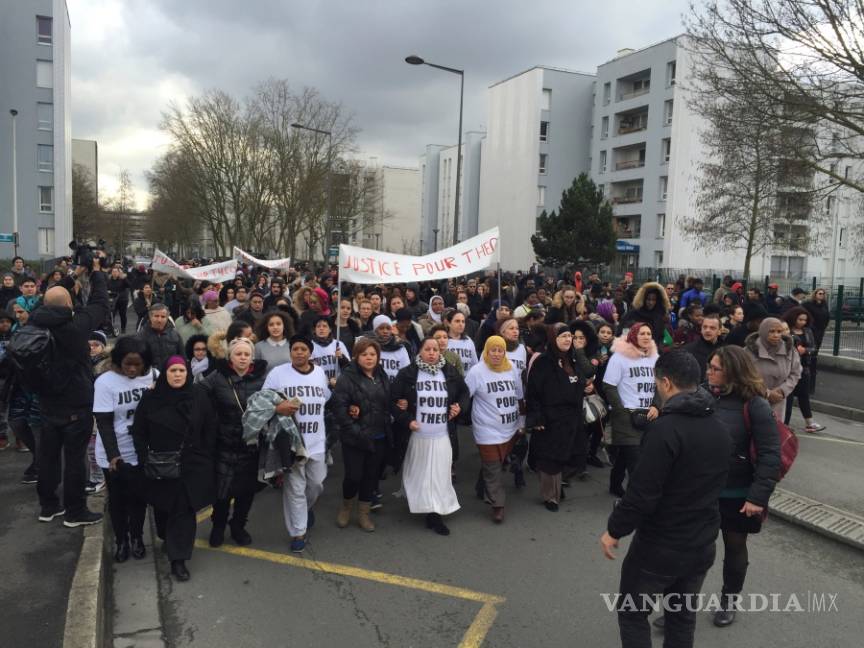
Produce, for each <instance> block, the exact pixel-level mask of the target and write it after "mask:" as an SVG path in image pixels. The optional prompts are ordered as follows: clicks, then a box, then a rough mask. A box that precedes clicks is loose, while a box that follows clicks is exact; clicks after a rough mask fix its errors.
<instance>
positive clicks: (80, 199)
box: [72, 164, 102, 240]
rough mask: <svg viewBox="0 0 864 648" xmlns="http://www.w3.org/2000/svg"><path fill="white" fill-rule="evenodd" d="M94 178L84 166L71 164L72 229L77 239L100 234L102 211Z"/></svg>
mask: <svg viewBox="0 0 864 648" xmlns="http://www.w3.org/2000/svg"><path fill="white" fill-rule="evenodd" d="M94 180H95V178H92V177H91V174H90V172H89V171H88V170H87V168H86V167H85V166H83V165H81V164H73V165H72V231H73V232H74V236H75V238H76V239H79V240H91V239H96V238H99V237H100V236H102V232H101V227H102V211H101V207H100V206H99V197H98V196H97V195H96V185H95V182H94Z"/></svg>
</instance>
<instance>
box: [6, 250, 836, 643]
mask: <svg viewBox="0 0 864 648" xmlns="http://www.w3.org/2000/svg"><path fill="white" fill-rule="evenodd" d="M85 284H86V286H87V288H86V291H85V290H82V286H84V285H85ZM340 290H341V292H340ZM0 291H2V295H0V298H2V299H4V303H5V304H6V310H5V312H4V313H3V314H2V316H0V349H2V350H3V357H4V360H3V363H2V364H0V379H2V382H3V387H4V389H3V391H2V399H3V401H2V414H3V417H2V418H0V424H2V426H3V429H2V431H0V449H3V450H5V449H7V448H9V447H17V449H18V450H19V451H22V452H32V453H34V461H33V463H32V464H31V465H30V466H29V467H28V468H27V470H26V471H25V473H24V475H23V477H22V482H23V483H36V484H37V491H38V495H39V501H40V505H41V509H40V514H39V516H38V518H39V520H40V521H43V522H50V521H51V520H53V519H54V518H57V517H64V523H65V524H66V526H78V525H81V524H92V523H96V522H99V521H100V519H101V516H100V515H99V514H98V513H93V512H90V511H89V510H87V507H86V497H85V494H86V493H87V492H89V493H94V492H97V491H100V490H102V489H103V488H105V487H106V485H107V496H108V502H109V505H108V511H109V513H110V518H111V523H112V526H113V531H114V537H115V540H116V549H115V552H114V558H115V560H116V561H117V562H118V563H122V562H125V561H126V560H128V559H129V558H130V556H131V557H132V558H133V559H140V558H142V557H143V556H144V555H145V546H144V541H143V528H144V520H145V517H146V514H147V510H148V507H150V508H152V511H153V515H154V517H155V521H156V528H157V530H158V535H159V537H160V538H162V539H163V541H164V544H163V550H164V551H165V552H166V553H167V555H168V558H169V559H170V561H171V571H172V574H173V575H174V577H175V578H176V579H178V580H181V581H183V580H187V579H189V578H190V572H189V569H188V566H187V564H186V563H187V561H189V560H190V559H191V555H192V547H193V544H194V538H195V532H196V521H195V517H196V512H198V511H200V510H201V509H203V508H205V507H207V506H208V505H209V506H212V514H211V526H210V535H209V544H210V545H211V546H213V547H218V546H220V545H221V544H223V543H224V542H225V536H226V533H227V534H228V535H230V538H231V539H232V541H233V542H234V543H236V544H238V545H249V544H251V543H252V542H253V539H252V536H251V534H250V533H249V531H248V529H247V522H248V520H249V518H250V516H252V515H254V512H253V504H254V500H255V496H256V494H257V493H258V492H260V491H261V490H262V489H264V488H267V487H268V486H270V487H274V488H279V489H281V491H282V501H283V514H284V521H285V527H286V531H287V534H288V536H289V538H290V548H291V550H292V551H295V552H302V551H303V550H304V548H305V545H306V540H307V537H308V533H309V532H310V530H311V529H312V527H313V526H314V525H315V522H316V515H315V513H316V504H317V501H318V499H319V497H320V495H321V493H322V492H323V491H324V489H325V487H326V486H325V482H326V481H327V476H328V473H329V472H330V471H331V470H332V468H331V465H332V464H333V455H334V454H337V455H341V460H342V463H343V474H342V485H341V490H342V498H341V499H342V501H341V504H340V506H339V508H338V510H337V511H334V512H333V515H334V517H335V521H336V526H337V527H338V528H346V527H348V526H349V525H350V524H351V522H352V520H356V524H357V526H358V527H359V528H360V529H362V530H364V531H367V532H371V531H374V530H375V529H376V526H377V525H376V521H375V519H374V518H375V516H374V515H373V513H374V512H375V511H378V510H380V509H381V508H382V507H383V506H384V505H385V501H384V498H383V497H382V492H381V491H382V488H381V481H382V480H383V479H385V475H386V474H387V473H388V471H390V472H391V474H398V475H399V480H400V482H401V488H400V491H401V493H402V494H404V497H405V501H407V506H408V510H409V511H410V512H411V513H415V514H419V515H423V516H424V522H425V526H426V527H428V528H429V529H431V530H432V531H434V532H435V533H438V534H440V535H449V534H450V527H449V526H448V522H445V518H446V517H448V516H451V515H452V514H453V513H455V512H456V511H457V510H458V509H459V508H460V505H459V497H460V494H459V493H458V492H457V489H456V488H455V487H454V483H453V479H452V476H453V470H454V465H455V463H456V462H457V461H464V460H465V459H464V456H465V452H464V448H462V449H461V450H462V451H461V452H460V431H463V432H464V434H465V436H467V435H468V434H470V435H471V436H472V437H473V441H474V443H475V444H476V446H477V451H478V454H479V461H478V462H477V465H476V469H477V475H478V477H477V482H476V484H475V488H474V491H475V494H476V496H477V497H479V498H482V499H483V500H484V501H485V502H486V503H488V505H489V507H490V518H491V520H492V521H493V522H494V523H496V524H501V523H503V522H504V520H505V509H506V500H507V491H508V489H509V488H523V487H525V486H526V484H527V482H526V473H533V474H534V475H536V481H537V486H536V488H537V492H538V496H537V497H538V502H539V503H541V504H542V505H543V506H545V508H546V509H547V510H548V511H550V512H553V513H554V512H557V511H558V510H559V504H560V502H561V500H562V499H563V498H565V497H566V489H567V488H568V487H570V485H571V484H572V483H573V481H574V480H576V481H579V480H585V479H587V477H588V467H589V466H590V467H592V468H595V469H598V470H608V471H609V475H608V478H607V479H608V489H609V492H610V493H611V494H612V495H613V496H614V497H616V498H620V502H619V503H618V506H616V508H615V512H614V513H613V514H612V516H611V517H610V521H609V526H608V529H607V532H606V534H604V538H603V546H604V551H606V552H607V555H611V554H612V549H613V548H614V546H616V545H617V541H618V539H619V538H621V537H622V536H624V535H627V534H628V533H631V532H633V531H634V530H635V531H636V534H637V535H636V540H634V542H633V543H632V545H631V549H630V552H629V553H628V557H627V560H625V563H624V570H623V572H622V591H623V590H626V591H634V592H636V591H642V590H645V588H648V591H655V590H657V591H664V590H669V588H672V589H673V590H675V589H676V588H677V589H678V590H680V591H682V592H687V591H698V589H699V587H701V583H702V579H704V576H705V572H706V571H707V569H708V568H709V567H710V566H711V564H712V563H713V561H714V540H715V539H716V537H717V534H718V531H719V530H722V537H723V544H724V548H725V554H724V561H723V594H724V595H727V597H728V596H734V595H737V594H739V593H740V592H741V590H742V588H743V585H744V578H745V575H746V571H747V564H748V558H747V545H746V540H747V535H748V534H750V533H757V532H758V531H759V530H760V526H761V523H762V520H763V519H764V515H765V512H766V510H767V503H768V498H769V497H770V495H771V492H772V491H773V488H774V485H775V484H776V482H777V479H778V478H779V477H778V466H779V462H780V459H779V457H780V450H779V438H778V433H777V427H776V422H775V418H774V417H775V416H777V417H779V418H780V419H785V421H786V423H788V422H789V420H790V417H791V412H792V408H793V401H794V400H795V399H797V402H798V404H799V407H800V408H801V411H802V414H803V417H804V421H805V427H804V428H803V429H804V431H805V432H807V433H816V432H818V431H820V430H822V429H824V428H823V426H821V425H819V424H818V423H816V422H815V421H814V420H813V415H812V411H811V409H810V402H809V397H810V395H811V393H812V391H813V388H814V385H815V382H814V376H815V373H816V368H817V367H816V365H817V359H818V353H819V349H820V346H821V343H822V340H823V338H824V334H825V329H826V327H827V325H828V306H827V303H826V298H825V291H824V290H822V289H818V290H816V291H815V292H813V294H812V295H810V296H809V297H806V298H805V296H804V295H803V291H801V290H796V291H793V294H792V295H790V296H789V297H781V296H779V295H778V294H777V291H776V286H773V285H772V286H770V287H769V290H768V291H767V293H766V294H765V295H763V294H762V293H761V291H760V290H758V289H757V288H753V287H751V288H749V289H747V290H746V291H745V290H744V288H743V284H742V283H741V282H736V281H735V280H734V279H733V278H732V277H724V279H723V282H722V284H721V286H720V287H719V288H718V289H717V290H716V291H714V292H713V294H712V293H709V292H706V291H705V289H704V284H703V281H702V279H701V278H686V277H681V278H680V279H679V280H678V281H677V282H673V283H668V284H666V285H662V284H660V283H656V282H652V281H649V282H646V283H643V284H641V285H636V284H635V283H634V281H633V276H632V274H630V273H627V274H625V276H624V277H623V278H622V279H621V280H620V281H618V282H609V281H604V280H602V279H601V278H600V276H599V275H598V274H596V273H588V272H585V273H581V272H576V273H574V274H572V275H570V276H566V277H565V276H552V275H550V274H546V273H543V272H529V273H522V272H518V273H515V274H511V273H507V274H504V275H503V276H502V275H495V274H494V273H483V274H481V275H477V276H471V277H465V278H459V279H449V280H442V281H437V282H427V283H422V284H414V283H409V284H382V285H351V284H348V283H341V284H340V283H339V280H338V276H337V273H336V270H335V269H329V270H325V271H319V272H312V271H308V270H302V269H293V268H292V269H289V270H281V271H272V270H266V269H263V268H255V267H249V266H240V267H239V268H238V271H237V274H236V277H234V278H233V279H232V280H230V281H227V282H224V283H212V282H207V281H190V280H183V279H176V278H174V277H170V276H167V275H161V274H157V275H154V274H153V273H152V272H151V271H150V270H149V269H148V268H146V267H144V266H138V267H132V268H128V267H124V265H123V264H122V263H117V264H115V265H114V266H113V267H112V268H110V270H108V271H107V272H102V271H101V270H100V269H99V268H98V264H95V265H94V267H93V268H84V269H83V270H82V269H81V268H77V269H73V268H72V267H71V266H69V265H67V264H63V265H61V266H59V267H58V268H57V270H56V271H53V272H51V273H49V274H48V275H46V276H45V277H43V278H36V277H34V276H33V275H32V274H29V273H28V272H27V271H26V269H25V268H24V267H23V262H22V261H21V260H20V259H16V260H15V264H14V267H13V270H12V271H11V272H9V273H7V274H6V275H4V276H3V283H2V289H0ZM85 292H88V293H89V297H88V298H87V300H86V303H85V301H84V300H83V298H82V296H83V294H84V293H85ZM129 309H132V310H133V311H134V313H135V315H136V318H135V319H136V320H137V326H135V327H134V330H133V331H129V334H127V329H129V328H130V327H129V326H128V324H129V322H128V321H127V312H128V310H129ZM28 323H29V324H32V325H33V327H41V328H44V329H48V330H50V331H51V332H52V335H54V336H55V338H56V339H57V342H56V343H57V345H58V346H59V347H61V348H62V349H63V350H64V352H63V353H61V354H60V360H59V362H60V363H61V364H60V365H58V368H57V371H59V372H64V377H62V378H61V377H59V375H60V374H57V375H58V378H57V380H58V381H60V382H62V383H63V387H64V388H63V389H62V390H57V389H41V388H35V387H34V386H33V385H32V384H29V383H27V381H23V380H20V379H19V377H18V374H17V373H16V368H15V366H14V363H12V362H11V360H10V359H9V358H6V357H5V356H6V353H5V349H6V345H8V344H10V341H11V340H13V339H14V336H15V335H16V334H17V332H18V331H21V330H23V329H25V328H26V326H27V325H28ZM28 330H29V329H28ZM67 374H68V376H67ZM469 429H470V433H469V432H468V430H469ZM648 430H651V431H656V434H654V433H653V432H652V434H647V433H646V431H648ZM696 431H698V434H696V433H695V432H696ZM10 433H11V436H13V437H14V443H13V444H12V445H11V446H10V439H9V436H10ZM751 440H752V441H753V444H754V446H755V448H756V451H757V452H756V453H755V455H753V456H752V457H751V455H750V452H749V449H750V441H751ZM61 454H62V456H63V459H64V460H65V461H64V462H61ZM62 463H65V477H64V478H63V479H62V481H63V485H64V494H63V497H62V501H61V499H60V498H58V497H57V495H56V492H55V491H56V489H57V486H58V484H59V483H60V481H61V474H60V472H61V464H62ZM508 475H512V480H511V479H510V478H509V477H508ZM511 482H512V486H511V485H510V483H511ZM463 496H464V494H463ZM388 505H390V504H389V503H388ZM682 556H684V559H682ZM646 573H650V574H652V578H653V579H654V580H652V579H648V578H647V577H646V576H645V574H646ZM694 588H695V589H694ZM676 591H677V590H676ZM730 600H731V599H730ZM619 616H620V624H621V633H622V640H624V638H625V637H628V639H626V640H625V645H643V643H639V642H640V641H643V639H644V636H645V633H646V632H647V627H648V623H647V620H646V616H647V614H642V613H636V614H635V615H634V614H631V613H629V612H620V613H619ZM734 618H735V612H734V607H733V606H732V605H731V604H727V605H726V606H724V608H723V609H722V610H720V611H719V612H717V614H716V615H715V619H714V621H715V624H717V625H718V626H722V625H728V624H729V623H732V622H733V621H734ZM665 622H666V626H667V627H666V632H667V633H669V634H670V635H674V636H676V637H678V638H679V639H681V638H683V639H681V642H680V643H678V644H675V645H688V644H687V642H686V638H687V636H688V635H689V637H690V640H691V643H692V630H693V622H694V617H693V616H692V615H688V613H687V612H686V611H685V612H682V613H680V614H673V615H669V614H667V615H666V617H665ZM627 642H630V643H627ZM644 645H647V644H644Z"/></svg>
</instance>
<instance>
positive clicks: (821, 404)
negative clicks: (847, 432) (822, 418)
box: [810, 400, 864, 423]
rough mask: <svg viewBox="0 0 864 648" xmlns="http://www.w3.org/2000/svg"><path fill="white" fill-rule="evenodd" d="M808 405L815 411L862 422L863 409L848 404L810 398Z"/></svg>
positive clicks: (863, 418)
mask: <svg viewBox="0 0 864 648" xmlns="http://www.w3.org/2000/svg"><path fill="white" fill-rule="evenodd" d="M810 407H812V408H813V410H814V411H816V412H822V413H823V414H829V415H831V416H838V417H840V418H845V419H849V420H850V421H858V422H859V423H864V410H862V409H858V408H857V407H850V406H848V405H839V404H837V403H826V402H825V401H818V400H811V401H810Z"/></svg>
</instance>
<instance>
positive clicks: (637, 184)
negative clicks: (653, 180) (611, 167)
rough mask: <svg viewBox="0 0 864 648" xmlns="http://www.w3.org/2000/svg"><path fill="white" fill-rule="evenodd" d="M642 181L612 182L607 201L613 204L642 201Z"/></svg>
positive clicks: (628, 203)
mask: <svg viewBox="0 0 864 648" xmlns="http://www.w3.org/2000/svg"><path fill="white" fill-rule="evenodd" d="M643 184H644V183H643V181H642V180H641V179H640V180H631V181H628V182H613V183H612V184H611V185H610V189H609V201H610V202H611V203H612V204H613V205H631V204H635V203H641V202H642V190H643Z"/></svg>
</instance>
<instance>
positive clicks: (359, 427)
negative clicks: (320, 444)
mask: <svg viewBox="0 0 864 648" xmlns="http://www.w3.org/2000/svg"><path fill="white" fill-rule="evenodd" d="M330 402H331V408H332V411H333V419H334V422H335V423H336V427H337V429H338V431H339V440H340V441H342V444H343V445H347V446H351V447H352V448H358V449H360V450H365V451H367V452H372V451H373V449H374V447H375V437H376V436H380V435H382V434H383V435H384V436H385V438H386V440H387V443H388V445H390V446H392V445H393V433H392V429H391V425H390V402H391V399H390V379H389V378H388V377H387V374H386V373H384V370H383V369H382V368H381V366H380V365H378V366H377V367H375V373H374V374H373V377H372V378H370V377H368V376H367V375H366V374H365V373H363V371H362V369H360V367H359V366H358V365H357V363H356V362H352V363H351V364H350V365H348V366H347V367H345V369H344V370H343V371H342V374H341V375H340V376H339V379H338V380H337V381H336V387H335V388H334V389H333V394H332V396H331V397H330ZM351 405H356V406H357V407H359V408H360V416H359V417H358V418H357V419H352V418H351V417H350V416H348V408H349V407H350V406H351Z"/></svg>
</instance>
